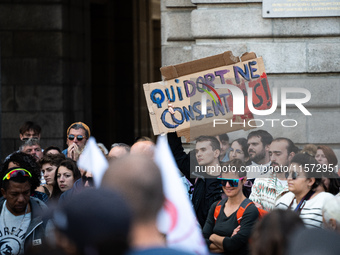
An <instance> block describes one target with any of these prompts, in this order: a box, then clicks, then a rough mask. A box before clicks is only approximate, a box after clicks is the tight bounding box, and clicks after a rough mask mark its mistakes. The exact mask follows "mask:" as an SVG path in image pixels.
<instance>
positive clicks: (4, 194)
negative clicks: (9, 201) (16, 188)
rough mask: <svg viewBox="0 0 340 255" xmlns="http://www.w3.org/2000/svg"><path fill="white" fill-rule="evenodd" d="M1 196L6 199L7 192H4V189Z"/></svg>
mask: <svg viewBox="0 0 340 255" xmlns="http://www.w3.org/2000/svg"><path fill="white" fill-rule="evenodd" d="M1 194H2V196H3V197H4V198H6V191H5V190H4V188H1Z"/></svg>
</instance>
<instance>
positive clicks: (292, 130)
mask: <svg viewBox="0 0 340 255" xmlns="http://www.w3.org/2000/svg"><path fill="white" fill-rule="evenodd" d="M307 118H308V117H307ZM307 118H306V116H305V115H303V114H302V113H301V112H300V110H299V109H288V110H287V115H286V116H282V115H281V109H279V108H278V109H276V111H275V112H274V113H273V114H271V115H268V116H254V119H261V120H262V121H263V123H264V124H263V126H262V127H259V128H257V129H264V130H267V131H268V132H269V133H270V134H271V135H272V136H273V137H274V138H275V137H281V136H283V137H288V138H289V139H291V140H292V141H294V142H295V143H306V142H308V134H307V132H306V130H308V129H307V124H308V122H307V120H308V119H307ZM272 119H274V120H273V121H272ZM275 119H277V120H278V121H276V120H275ZM289 119H293V120H295V121H297V125H296V127H292V126H294V125H295V122H294V121H288V120H289ZM252 125H253V124H252ZM260 125H262V123H261V122H260V123H259V124H257V126H260ZM285 126H288V127H285ZM301 131H303V132H301Z"/></svg>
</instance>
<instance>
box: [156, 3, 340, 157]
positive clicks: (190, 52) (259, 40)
mask: <svg viewBox="0 0 340 255" xmlns="http://www.w3.org/2000/svg"><path fill="white" fill-rule="evenodd" d="M161 13H162V14H161V22H162V65H173V64H178V63H182V62H187V61H190V60H195V59H199V58H203V57H207V56H211V55H216V54H220V53H222V52H224V51H229V50H230V51H232V52H233V54H234V55H235V56H241V55H242V54H243V53H244V52H255V53H256V54H257V56H262V57H263V60H264V64H265V68H266V72H267V74H268V81H269V85H270V88H271V90H273V88H274V87H276V88H278V91H279V92H280V89H281V88H283V87H298V88H305V89H307V90H309V91H310V93H311V99H310V100H309V102H308V103H306V104H305V107H306V108H307V109H308V110H309V111H310V112H311V114H312V116H305V115H304V114H302V112H301V111H300V110H299V109H297V107H291V108H287V116H281V114H280V107H279V108H278V109H277V111H276V112H275V113H274V114H273V115H271V116H270V119H280V120H282V119H295V120H296V121H297V122H298V125H297V126H296V127H295V128H283V127H282V126H281V125H276V126H274V128H272V127H271V126H270V125H268V124H265V125H264V126H263V127H261V128H262V129H266V130H268V131H269V132H270V133H271V134H272V135H273V136H274V137H278V136H286V137H289V138H291V139H292V140H293V141H295V142H296V143H297V144H298V145H299V146H300V147H302V146H303V145H304V144H306V143H314V144H317V145H318V144H327V145H329V146H331V147H332V148H333V149H334V150H335V152H336V154H337V156H338V158H340V132H339V131H338V127H339V124H340V17H317V18H316V17H313V18H262V1H261V0H191V1H190V0H162V5H161ZM300 97H303V95H300ZM279 98H280V94H279ZM288 98H292V96H288ZM279 106H280V99H279ZM255 117H256V119H262V120H263V119H265V118H264V117H263V116H262V117H261V116H255ZM266 118H267V119H269V118H268V117H266ZM260 124H261V123H260ZM260 124H259V125H260ZM246 135H247V132H244V131H237V132H233V133H230V136H231V139H233V138H237V137H239V136H246Z"/></svg>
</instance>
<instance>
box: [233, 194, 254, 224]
mask: <svg viewBox="0 0 340 255" xmlns="http://www.w3.org/2000/svg"><path fill="white" fill-rule="evenodd" d="M251 204H253V202H252V201H251V200H250V199H249V198H246V199H244V200H243V201H242V203H241V205H240V207H239V208H238V210H237V212H236V219H237V223H238V224H240V223H241V220H242V217H243V214H244V211H245V210H246V209H247V207H248V206H249V205H251Z"/></svg>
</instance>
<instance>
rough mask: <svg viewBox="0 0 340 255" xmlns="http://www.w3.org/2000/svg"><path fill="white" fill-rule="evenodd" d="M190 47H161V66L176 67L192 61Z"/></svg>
mask: <svg viewBox="0 0 340 255" xmlns="http://www.w3.org/2000/svg"><path fill="white" fill-rule="evenodd" d="M191 49H192V48H191V46H183V47H181V46H179V47H163V48H162V66H168V65H176V64H180V63H184V62H188V61H190V60H192V55H191V52H192V51H191Z"/></svg>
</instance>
